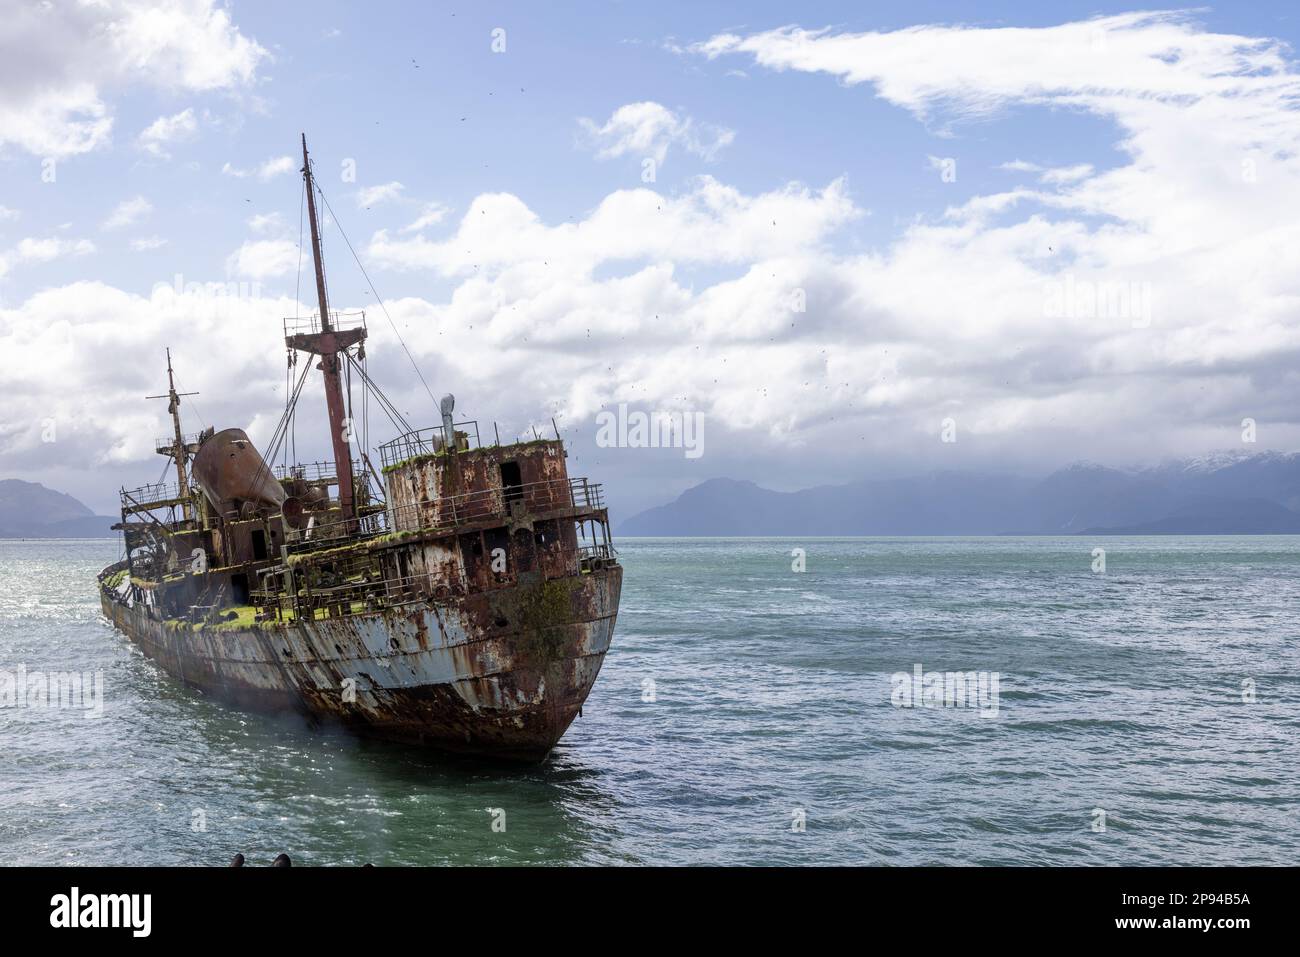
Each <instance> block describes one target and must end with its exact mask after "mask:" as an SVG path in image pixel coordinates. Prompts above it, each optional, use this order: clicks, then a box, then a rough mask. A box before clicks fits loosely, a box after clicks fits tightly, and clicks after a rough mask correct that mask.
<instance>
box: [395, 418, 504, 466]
mask: <svg viewBox="0 0 1300 957" xmlns="http://www.w3.org/2000/svg"><path fill="white" fill-rule="evenodd" d="M452 430H453V431H455V432H463V433H464V434H465V436H466V438H467V443H468V445H469V448H471V449H476V448H478V447H479V445H480V441H479V434H478V422H476V421H474V420H472V419H469V420H466V421H464V422H454V423H452ZM446 433H447V429H446V427H444V426H441V425H433V426H430V427H429V428H427V429H416V430H415V431H414V432H407V433H406V434H405V435H399V436H398V437H397V438H395V439H393V440H392V441H391V442H385V443H384V444H383V445H381V446H379V460H380V463H381V465H382V467H383V468H385V469H387V468H389V467H390V466H393V465H397V464H398V463H400V462H405V461H407V460H408V459H413V458H416V457H417V456H421V455H436V454H437V453H439V452H441V451H442V450H443V449H445V448H447V446H448V445H449V444H450V443H449V441H448V437H447V434H446Z"/></svg>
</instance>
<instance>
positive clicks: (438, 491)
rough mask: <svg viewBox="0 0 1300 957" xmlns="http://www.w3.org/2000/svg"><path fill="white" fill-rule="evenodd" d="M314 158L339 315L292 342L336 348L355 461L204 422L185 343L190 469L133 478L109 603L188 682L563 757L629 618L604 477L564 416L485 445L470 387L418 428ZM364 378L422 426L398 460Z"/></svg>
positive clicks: (385, 729)
mask: <svg viewBox="0 0 1300 957" xmlns="http://www.w3.org/2000/svg"><path fill="white" fill-rule="evenodd" d="M302 173H303V180H304V188H305V191H306V199H307V210H308V216H309V221H310V226H311V243H312V254H313V260H314V262H315V268H316V289H317V298H318V301H319V306H320V311H319V312H318V313H317V314H316V315H313V316H310V317H306V318H301V319H293V320H285V343H286V345H287V346H288V347H289V349H290V350H291V351H290V353H289V355H290V357H291V359H292V357H293V356H295V355H296V354H298V353H308V354H310V355H311V356H314V357H316V358H317V360H318V363H317V364H316V366H315V367H316V368H317V369H320V370H321V371H322V373H323V378H324V385H325V397H326V405H327V409H328V413H329V422H330V430H331V440H332V445H333V453H334V463H332V464H331V463H313V464H309V465H289V464H287V462H286V464H284V465H281V466H278V467H274V468H273V467H271V466H270V465H268V464H267V462H266V461H265V460H264V459H263V457H262V455H260V454H259V453H258V451H257V449H256V448H254V446H253V443H252V442H251V441H250V440H249V438H248V436H247V435H246V434H245V433H244V432H242V431H241V430H239V429H226V430H224V431H220V432H215V431H214V430H212V429H206V430H204V431H203V432H201V433H199V434H197V435H190V436H187V435H185V434H184V433H183V432H182V429H181V421H180V403H181V399H182V398H183V397H184V396H186V395H190V394H192V393H178V392H177V391H176V384H175V376H174V374H173V370H172V363H171V355H170V351H169V352H168V358H167V372H168V383H169V388H168V391H167V393H166V394H165V395H163V396H155V397H151V398H166V399H168V406H169V411H170V412H171V416H172V425H173V434H172V435H170V436H168V437H167V438H165V439H161V440H159V442H158V443H157V450H158V452H159V453H160V454H162V455H165V456H167V457H168V458H169V459H171V460H172V461H173V462H174V464H175V474H176V484H174V485H170V484H167V485H164V484H159V485H153V486H146V487H144V488H141V489H135V490H132V491H129V492H128V491H125V490H124V491H123V492H122V493H121V499H122V509H121V514H122V520H121V522H120V523H119V524H118V525H117V526H116V527H117V528H118V529H120V530H121V531H122V534H123V539H124V549H125V556H126V557H125V558H124V560H122V561H120V562H117V563H116V564H114V565H111V566H109V567H108V568H106V569H104V571H103V572H101V573H100V575H99V584H100V595H101V603H102V605H103V608H104V613H105V614H106V615H107V616H108V617H109V618H110V619H111V620H112V621H113V623H114V624H115V625H116V626H117V627H118V628H120V629H121V630H122V631H123V632H125V633H126V635H127V636H128V637H129V638H130V639H131V640H132V641H133V642H135V643H136V644H137V645H138V646H139V647H140V648H141V649H142V650H143V652H144V653H145V654H146V655H148V656H149V657H150V658H152V659H153V660H154V661H156V662H157V663H158V664H159V665H160V666H161V667H162V668H163V669H165V670H166V671H167V672H169V673H170V674H171V675H172V676H174V677H175V678H176V679H177V680H179V681H181V682H184V683H185V684H186V685H188V686H190V687H192V688H196V689H199V690H200V691H202V692H204V693H206V694H208V695H211V696H212V697H214V698H218V699H220V700H223V701H226V702H229V703H231V704H233V705H235V706H238V707H243V708H247V709H251V710H259V711H291V712H299V713H302V714H306V715H308V716H311V717H312V718H313V719H329V720H338V721H341V722H343V723H345V724H347V725H349V726H352V727H354V728H356V729H358V730H360V731H362V732H365V733H368V734H372V735H375V736H379V737H384V738H390V739H395V740H401V741H407V742H412V743H418V744H422V745H428V746H431V747H435V748H440V749H444V750H452V751H463V752H471V753H478V754H487V755H494V756H499V757H502V758H510V759H520V760H541V759H543V758H545V757H546V755H547V754H548V753H549V752H550V750H551V748H552V746H553V745H554V744H555V742H556V741H558V740H559V738H560V736H561V735H563V734H564V732H565V730H566V729H567V728H568V727H569V724H570V723H571V722H572V721H573V720H574V718H575V717H576V716H577V715H578V714H579V713H580V711H581V708H582V705H583V702H584V701H585V699H586V697H587V694H588V692H589V691H590V690H591V687H592V684H593V683H594V681H595V680H596V675H597V673H598V672H599V671H600V666H601V663H602V661H603V660H604V656H605V652H606V651H607V649H608V648H609V644H610V640H611V638H612V636H613V632H614V620H615V616H616V613H617V611H618V602H619V593H620V587H621V584H622V576H623V571H622V568H621V566H620V565H619V564H618V561H617V559H616V557H615V552H614V549H613V546H612V543H611V541H610V536H609V519H608V514H607V512H606V509H605V505H604V502H603V500H602V495H601V488H600V486H599V485H596V484H592V483H589V482H588V481H587V480H586V479H584V478H573V477H570V476H569V474H568V471H567V469H566V466H565V457H566V453H565V451H564V446H563V443H562V442H561V441H560V438H559V434H558V431H557V433H556V437H555V439H546V438H541V437H538V436H537V435H536V433H534V438H533V439H532V440H530V441H524V442H516V443H514V444H505V445H503V444H501V442H500V440H499V438H498V439H496V440H495V441H494V442H493V443H492V444H490V445H489V444H485V443H484V442H482V441H480V436H479V431H478V426H477V424H476V423H475V422H471V421H462V422H456V421H454V416H453V413H454V400H453V399H452V397H451V396H447V397H445V398H444V399H443V400H442V402H441V403H440V409H439V412H440V417H441V422H440V423H439V424H437V425H435V426H433V427H430V428H425V429H412V428H410V427H409V423H407V422H406V421H405V419H403V418H402V416H401V415H400V413H398V412H397V409H396V407H395V406H393V405H392V403H391V402H388V400H387V399H386V398H385V397H384V396H383V394H382V392H380V391H379V390H378V387H377V386H375V384H374V383H373V382H372V381H371V379H370V377H369V375H368V374H367V373H366V366H365V340H366V325H365V316H364V314H355V315H343V314H340V313H336V312H331V311H330V309H329V305H328V302H327V289H326V284H325V273H324V268H323V266H322V262H321V242H320V232H319V226H318V222H317V215H316V195H317V194H318V192H319V187H318V186H317V185H316V183H315V182H314V177H313V174H312V167H311V162H310V160H309V158H308V155H307V144H306V138H305V137H304V139H303V170H302ZM322 199H323V197H322ZM394 332H396V329H395V328H394ZM292 365H296V363H292ZM303 365H304V368H303V370H302V372H301V374H300V375H299V376H298V378H297V383H296V388H295V389H294V390H293V391H292V393H291V394H290V395H289V396H287V398H286V405H285V413H284V416H283V417H282V419H281V421H280V425H279V427H278V428H277V430H276V433H275V435H274V436H273V438H272V440H271V443H270V445H269V448H271V452H270V454H269V456H268V457H269V458H270V459H271V461H275V458H276V453H277V450H278V449H279V448H280V447H281V445H282V443H283V442H284V440H285V436H286V434H287V431H288V429H290V428H291V426H292V421H293V410H294V403H295V402H296V400H297V397H298V395H299V394H300V393H301V390H302V386H303V383H304V382H305V380H306V378H307V375H308V372H309V371H310V368H311V363H303ZM353 373H355V374H356V375H357V376H358V377H359V378H360V379H361V381H362V382H363V384H364V385H365V387H366V388H367V389H369V390H371V393H370V394H372V395H374V396H375V397H376V398H377V399H378V400H379V401H380V403H381V405H382V406H383V408H384V409H385V411H387V412H388V414H389V417H390V418H391V419H392V420H393V421H394V423H395V424H396V425H397V426H398V427H399V430H400V431H402V433H403V434H401V435H399V436H398V437H397V438H395V439H394V440H392V441H391V442H388V443H386V444H383V445H380V446H379V455H380V460H381V469H380V470H376V469H375V467H374V466H373V464H372V461H371V459H370V456H369V454H368V452H367V446H366V444H365V443H364V442H359V441H357V437H356V436H355V435H354V428H353V419H352V417H351V415H350V412H351V389H350V382H351V376H352V374H353ZM367 431H368V430H367ZM495 432H496V429H495V426H494V434H495ZM354 444H356V445H357V446H358V454H357V457H356V458H354V455H353V445H354ZM286 458H287V457H286ZM169 467H170V466H169ZM381 472H382V474H381Z"/></svg>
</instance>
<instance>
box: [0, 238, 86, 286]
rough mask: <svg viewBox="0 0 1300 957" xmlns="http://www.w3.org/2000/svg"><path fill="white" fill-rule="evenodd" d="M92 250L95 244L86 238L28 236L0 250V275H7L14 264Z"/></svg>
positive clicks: (52, 259) (44, 261)
mask: <svg viewBox="0 0 1300 957" xmlns="http://www.w3.org/2000/svg"><path fill="white" fill-rule="evenodd" d="M94 251H95V244H94V243H92V242H91V241H90V240H88V239H61V238H59V237H56V236H48V237H44V238H40V239H37V238H35V237H31V236H28V237H26V238H25V239H22V240H20V241H19V242H18V243H17V245H15V246H14V247H13V248H11V249H8V250H5V251H3V252H0V277H3V276H6V275H8V273H9V271H10V269H12V268H13V267H14V266H16V265H23V264H39V263H48V262H53V261H54V260H56V259H65V258H67V257H69V256H86V255H89V254H90V253H93V252H94Z"/></svg>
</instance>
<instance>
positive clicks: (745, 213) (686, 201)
mask: <svg viewBox="0 0 1300 957" xmlns="http://www.w3.org/2000/svg"><path fill="white" fill-rule="evenodd" d="M859 213H860V211H859V210H858V209H857V208H856V207H855V206H854V205H853V202H852V201H851V200H850V199H849V197H848V193H847V189H846V187H845V184H844V182H843V181H842V180H836V181H834V182H832V183H830V184H829V185H828V186H826V187H825V188H824V189H822V190H820V191H815V190H811V189H809V188H808V187H806V186H802V185H799V184H793V183H792V184H790V185H789V186H787V187H786V188H784V189H781V190H775V191H773V192H770V193H762V194H760V195H757V196H746V195H745V194H743V193H741V192H740V191H739V190H737V189H734V188H733V187H730V186H726V185H724V184H722V183H720V182H718V181H717V180H716V179H714V178H713V177H710V176H702V177H699V178H698V179H697V180H696V182H695V184H694V187H693V188H692V189H691V191H690V192H688V193H686V194H684V195H681V196H676V197H670V196H663V195H660V194H659V193H656V192H654V191H653V190H649V189H632V190H619V191H618V192H615V193H611V194H610V195H609V196H606V197H605V199H604V200H602V201H601V203H600V205H599V206H597V207H596V209H595V210H593V211H592V212H591V214H590V215H589V216H588V217H587V218H586V219H584V220H582V221H581V222H577V223H561V224H558V225H555V226H548V225H546V224H544V223H542V222H541V221H540V220H539V218H538V217H537V215H536V214H535V213H534V212H533V211H532V210H530V209H529V208H528V207H527V206H526V205H525V204H524V203H523V201H522V200H520V199H519V198H518V197H516V196H514V195H511V194H510V193H485V194H483V195H482V196H479V197H477V198H476V199H475V200H474V202H473V203H472V204H471V206H470V209H469V211H468V212H467V213H466V214H465V216H464V217H463V218H462V219H461V222H460V226H459V228H458V230H457V232H456V234H455V235H454V236H452V237H450V238H449V239H447V240H446V241H444V242H432V241H430V240H427V239H424V238H423V237H420V236H416V237H413V238H410V239H395V238H391V237H390V236H389V235H388V233H387V231H383V230H381V231H379V232H377V233H376V234H375V235H374V237H373V238H372V240H371V243H370V247H369V256H370V257H371V259H372V260H373V261H375V262H377V263H379V264H381V265H386V266H390V267H393V268H429V269H434V270H436V271H438V272H440V273H442V274H444V275H457V274H469V273H473V272H475V271H488V272H496V271H498V270H503V269H508V268H511V267H515V266H524V265H532V266H540V265H541V264H543V263H546V264H547V268H548V269H550V270H551V272H552V275H554V274H556V272H557V271H558V272H565V273H570V272H572V273H579V274H582V273H590V272H591V271H592V270H593V269H595V268H596V267H597V266H598V265H600V264H601V263H605V262H613V261H620V260H621V261H637V260H647V259H648V260H663V261H677V262H700V263H731V264H735V263H744V262H747V261H753V260H756V259H762V258H767V257H773V256H781V255H786V254H789V253H790V252H791V251H794V250H804V249H807V248H809V247H810V246H815V245H816V244H817V243H819V242H820V241H821V240H823V239H824V238H825V237H826V236H828V235H829V234H830V233H831V232H832V231H833V230H834V229H836V228H838V227H839V226H841V225H843V224H844V223H846V222H848V221H849V220H851V219H853V218H854V217H855V216H857V215H858V214H859Z"/></svg>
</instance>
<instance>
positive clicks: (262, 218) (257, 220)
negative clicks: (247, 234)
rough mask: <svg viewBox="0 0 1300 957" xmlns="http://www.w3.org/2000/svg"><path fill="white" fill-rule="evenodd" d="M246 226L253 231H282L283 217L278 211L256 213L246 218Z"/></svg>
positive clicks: (283, 227)
mask: <svg viewBox="0 0 1300 957" xmlns="http://www.w3.org/2000/svg"><path fill="white" fill-rule="evenodd" d="M248 228H249V229H250V230H252V231H253V232H255V233H279V232H283V231H284V229H285V225H284V217H283V216H281V215H280V214H279V213H257V214H256V215H254V216H250V217H249V218H248Z"/></svg>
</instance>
